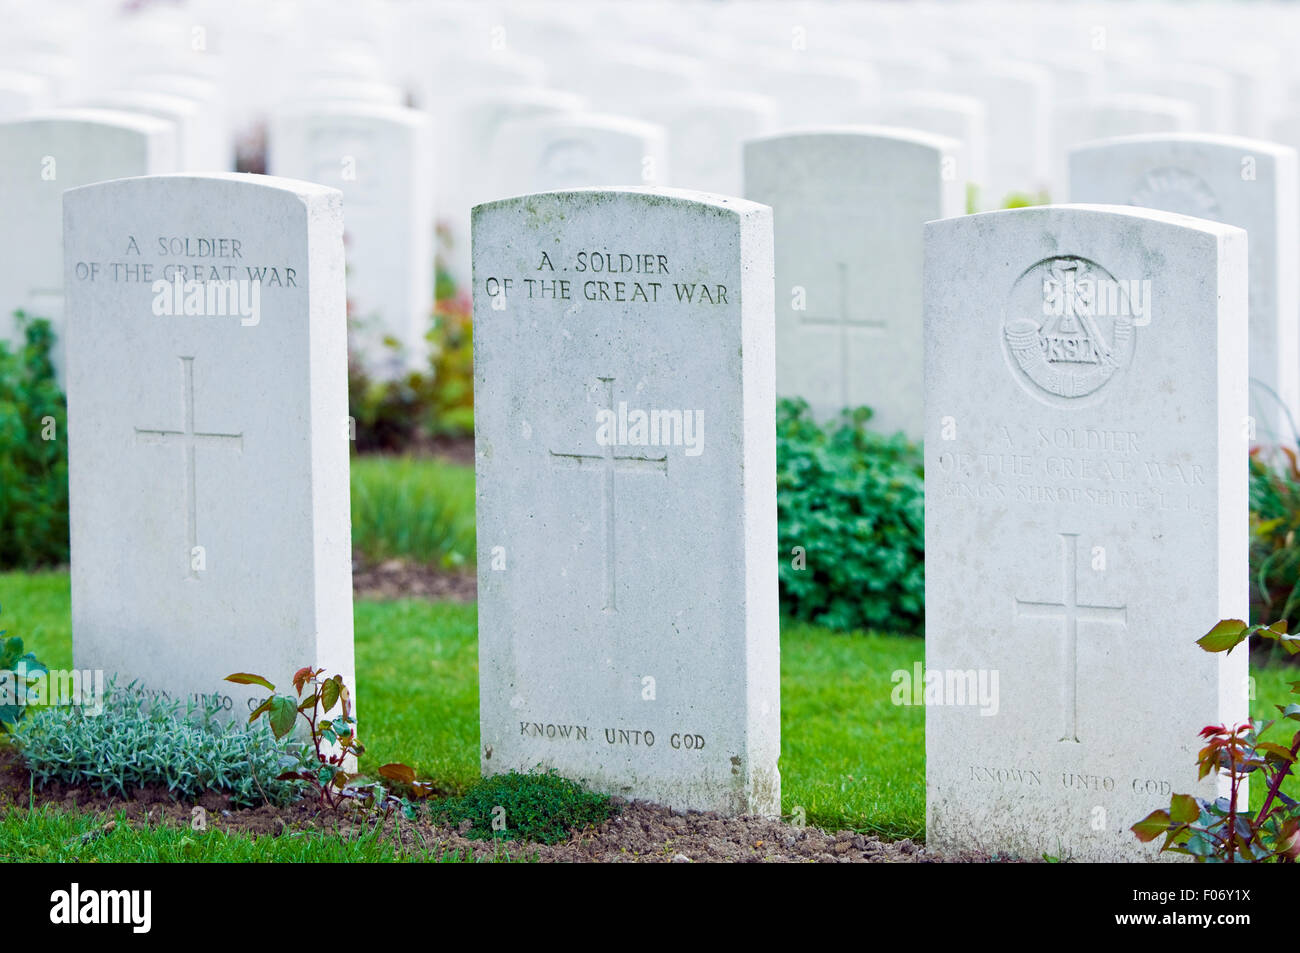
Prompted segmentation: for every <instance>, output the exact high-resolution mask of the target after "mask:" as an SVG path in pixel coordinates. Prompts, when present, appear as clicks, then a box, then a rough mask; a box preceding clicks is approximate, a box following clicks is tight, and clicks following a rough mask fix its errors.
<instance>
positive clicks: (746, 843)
mask: <svg viewBox="0 0 1300 953" xmlns="http://www.w3.org/2000/svg"><path fill="white" fill-rule="evenodd" d="M28 790H29V789H28V773H27V770H26V769H25V768H24V767H23V765H22V763H21V762H20V761H19V760H18V758H17V755H16V754H15V753H14V752H12V751H3V752H0V811H5V810H10V809H13V808H14V807H25V806H26V805H27V803H28ZM35 798H36V802H37V805H38V806H39V805H45V804H48V805H50V806H52V807H54V808H56V809H60V810H66V811H74V810H75V811H79V812H81V813H83V814H84V813H97V814H102V815H106V817H105V823H106V824H108V823H121V822H120V821H116V820H115V818H116V817H117V815H118V812H122V815H123V816H124V818H125V822H126V823H129V824H138V825H141V826H144V825H155V826H156V825H158V824H160V823H169V824H175V825H177V826H180V827H186V828H188V827H189V826H190V824H191V820H192V817H193V808H194V807H196V806H197V807H202V808H203V809H204V811H205V812H206V814H207V818H206V823H207V826H208V828H209V829H220V830H226V831H230V832H237V833H245V834H253V835H257V836H270V837H279V836H281V835H283V834H286V833H291V832H296V831H309V830H317V831H322V832H325V833H329V834H333V835H335V836H339V837H344V838H350V837H356V836H358V835H360V834H362V833H369V832H370V830H371V829H372V828H373V826H374V817H373V815H372V816H369V817H367V816H362V815H360V814H357V813H351V812H347V811H344V812H340V813H335V812H334V811H332V810H329V809H324V810H322V809H321V808H320V807H319V805H317V804H315V803H313V802H308V801H300V802H298V803H296V804H292V805H290V806H288V807H283V808H275V807H270V806H266V805H263V806H261V807H257V808H234V807H231V805H230V804H229V802H228V800H227V799H226V797H225V796H224V795H219V794H212V793H209V794H206V795H204V796H203V797H202V798H200V799H199V800H198V801H196V802H193V803H188V802H177V801H173V800H172V799H171V798H170V797H168V795H167V792H166V791H165V790H163V789H161V788H160V789H145V790H141V791H136V792H133V793H132V795H131V796H130V797H126V798H123V797H111V796H107V795H104V794H100V793H98V792H95V791H91V790H87V789H85V788H73V787H68V786H66V785H63V784H53V785H50V786H49V787H48V788H46V789H44V790H40V789H38V790H37V791H36V792H35ZM468 827H469V822H468V821H466V822H464V824H462V826H461V828H459V829H458V828H452V827H448V826H446V825H441V824H437V823H434V822H433V821H432V820H430V819H429V818H428V816H426V815H425V814H424V813H421V814H420V816H419V817H418V818H417V819H416V820H414V821H412V820H407V819H406V818H404V817H402V816H401V814H400V812H393V813H392V815H390V816H389V818H388V819H387V821H386V822H385V824H384V828H383V831H384V836H386V837H390V838H391V837H394V836H396V837H399V838H400V839H401V842H402V844H403V845H404V846H405V847H406V848H408V849H409V850H410V851H412V852H416V853H428V854H430V855H431V856H433V857H437V856H439V855H440V854H441V853H443V852H444V851H458V852H459V853H460V854H461V855H462V856H464V857H469V856H473V857H474V858H475V859H476V860H489V859H493V858H494V857H496V858H499V857H502V856H503V855H508V856H509V857H510V858H511V859H528V860H531V859H533V858H536V859H537V860H540V861H543V862H556V863H566V862H569V863H572V862H577V863H585V862H598V863H632V862H635V863H698V862H717V863H753V862H765V863H773V862H785V863H810V862H816V863H840V864H844V863H936V862H958V863H961V862H969V863H980V862H987V861H988V860H989V859H990V858H989V857H988V856H987V855H984V854H974V853H971V854H960V855H950V856H939V855H937V854H934V853H932V852H930V851H928V850H926V848H925V847H924V846H923V845H920V844H916V843H913V842H912V841H910V840H903V841H893V842H891V841H882V840H880V839H878V838H876V837H872V836H868V835H864V834H858V833H855V832H853V831H839V832H829V831H823V830H820V829H818V828H815V827H793V826H791V825H790V824H786V823H783V822H781V821H777V820H772V819H769V818H761V817H721V816H719V815H717V814H703V813H697V812H691V813H685V814H683V813H678V812H674V811H670V810H668V809H667V808H663V807H659V806H657V805H653V804H645V803H641V802H632V803H623V802H620V811H619V812H618V813H617V814H616V815H615V816H613V817H611V818H610V819H609V820H608V821H606V822H605V823H604V824H602V825H600V826H599V827H597V828H595V829H592V830H587V831H580V832H577V833H575V834H573V835H572V836H571V837H570V838H569V840H567V841H565V842H564V843H561V844H555V845H549V846H548V845H544V844H532V843H523V842H514V841H502V842H492V841H484V840H477V839H471V838H467V837H465V836H464V831H465V830H467V829H468Z"/></svg>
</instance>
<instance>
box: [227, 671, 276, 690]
mask: <svg viewBox="0 0 1300 953" xmlns="http://www.w3.org/2000/svg"><path fill="white" fill-rule="evenodd" d="M226 681H228V682H234V683H235V684H236V685H261V686H262V687H263V688H265V689H266V690H267V691H268V692H273V691H275V686H274V685H272V684H271V683H270V682H268V681H267V680H266V679H264V678H263V677H262V676H261V675H251V674H249V673H248V672H236V673H235V674H234V675H227V676H226Z"/></svg>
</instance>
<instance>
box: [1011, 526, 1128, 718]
mask: <svg viewBox="0 0 1300 953" xmlns="http://www.w3.org/2000/svg"><path fill="white" fill-rule="evenodd" d="M1060 536H1061V561H1062V567H1063V572H1064V574H1065V597H1064V599H1063V601H1061V602H1026V601H1024V600H1023V599H1017V600H1016V618H1017V619H1022V618H1030V619H1062V620H1064V622H1065V646H1064V654H1065V669H1066V675H1065V682H1064V686H1063V693H1064V695H1065V701H1064V708H1065V721H1066V733H1065V736H1064V737H1062V738H1061V740H1062V741H1074V742H1077V741H1078V740H1079V703H1078V680H1079V658H1078V646H1079V623H1080V622H1105V623H1109V624H1111V625H1116V624H1118V625H1121V626H1124V627H1126V628H1127V626H1128V622H1127V613H1128V607H1127V606H1090V605H1082V604H1080V602H1079V551H1078V540H1079V534H1078V533H1061V534H1060Z"/></svg>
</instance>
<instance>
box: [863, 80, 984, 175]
mask: <svg viewBox="0 0 1300 953" xmlns="http://www.w3.org/2000/svg"><path fill="white" fill-rule="evenodd" d="M870 116H871V121H872V123H873V124H875V125H881V126H898V127H901V128H903V129H916V130H919V131H920V132H929V133H934V134H935V135H939V136H946V137H947V138H949V139H956V140H957V141H958V142H960V143H961V149H962V155H963V156H964V157H965V160H966V163H965V164H966V177H967V182H968V183H969V184H971V185H974V186H975V187H976V190H977V191H976V199H977V201H978V196H979V194H980V191H979V190H982V189H983V188H984V187H985V186H986V185H987V182H988V117H989V111H988V107H986V106H985V105H984V103H983V102H981V101H980V100H978V99H976V98H975V97H974V96H962V95H960V94H958V93H944V92H935V91H933V90H911V91H908V92H902V93H895V94H889V95H885V96H882V97H881V98H880V99H879V100H878V101H877V102H876V103H875V104H874V105H873V106H872V107H871V110H870Z"/></svg>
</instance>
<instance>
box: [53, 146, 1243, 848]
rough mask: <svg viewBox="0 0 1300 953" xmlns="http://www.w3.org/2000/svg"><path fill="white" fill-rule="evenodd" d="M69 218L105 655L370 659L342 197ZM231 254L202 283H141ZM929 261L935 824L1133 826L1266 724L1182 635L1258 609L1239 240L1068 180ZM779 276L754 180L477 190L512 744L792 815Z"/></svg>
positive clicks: (1009, 829) (227, 180)
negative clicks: (1247, 585) (201, 258)
mask: <svg viewBox="0 0 1300 953" xmlns="http://www.w3.org/2000/svg"><path fill="white" fill-rule="evenodd" d="M778 145H781V146H788V145H789V144H788V143H782V144H778ZM844 145H846V144H844V143H835V142H832V143H822V144H821V148H822V150H823V154H824V155H825V156H826V157H827V161H829V162H834V161H837V160H839V159H841V158H842V155H840V154H838V153H837V151H836V150H837V149H838V148H840V147H842V146H844ZM922 145H924V144H918V148H921V147H922ZM829 168H833V166H832V167H828V171H829ZM783 200H784V199H783ZM64 215H65V227H64V243H65V250H66V255H65V269H66V270H65V281H66V286H67V288H68V301H67V309H68V341H69V350H68V380H69V418H70V425H69V427H70V441H71V443H70V448H69V449H70V460H71V465H72V469H71V476H70V482H71V491H72V513H71V515H72V533H73V556H72V558H73V613H74V618H73V624H74V639H75V651H76V665H77V667H79V668H92V669H93V668H100V669H106V670H108V671H112V672H118V673H129V674H130V676H131V677H134V678H137V679H139V680H140V681H142V683H143V684H145V685H146V686H147V687H149V688H150V689H151V690H154V691H158V692H161V693H165V694H168V695H176V696H192V695H201V694H206V693H209V692H211V691H213V690H214V689H217V688H219V687H221V685H220V681H219V680H220V678H221V676H222V674H224V673H225V672H228V671H237V670H245V669H250V668H251V669H253V670H255V671H260V672H262V673H264V674H267V675H269V676H270V677H271V678H272V680H274V681H277V682H279V681H286V680H287V678H288V676H289V674H290V673H291V672H292V671H293V670H295V669H296V668H297V667H299V666H300V665H302V664H318V665H324V666H326V667H329V668H330V669H331V670H339V671H342V672H343V673H344V674H345V675H347V676H349V677H350V674H351V673H352V671H353V666H352V659H351V638H350V628H351V605H350V598H351V597H350V586H349V585H348V575H349V572H350V562H349V532H348V492H347V432H346V427H345V426H344V422H345V420H346V409H347V407H346V377H345V362H346V354H345V333H346V324H345V313H346V309H345V305H344V301H343V294H344V290H343V289H344V279H343V270H344V258H343V224H342V215H341V197H340V195H339V193H338V192H337V191H335V190H331V189H325V188H322V187H318V186H314V185H309V184H306V183H298V182H290V181H285V180H278V179H260V178H249V177H245V176H211V177H191V176H183V175H181V176H162V177H148V178H138V179H131V180H126V181H115V182H107V183H100V184H96V185H92V186H88V187H85V188H79V189H74V190H72V191H70V192H69V193H68V194H67V195H66V197H65V199H64ZM205 242H206V243H207V245H206V246H202V247H206V248H207V250H208V254H207V256H206V257H208V258H209V259H210V262H209V267H211V268H214V269H216V270H218V271H219V272H220V275H219V280H216V279H214V280H211V281H209V282H207V284H206V289H207V291H208V297H206V298H205V299H204V300H203V301H202V302H201V305H202V307H200V308H199V309H198V311H197V313H195V312H194V311H189V310H187V309H185V308H184V307H183V306H182V305H181V302H179V301H178V300H176V299H175V298H174V297H172V296H170V295H162V296H160V295H158V294H157V293H156V292H155V291H154V289H153V286H152V280H153V279H154V278H155V276H157V275H160V274H163V273H164V272H166V271H167V270H168V268H169V267H172V268H179V267H182V266H185V265H187V264H188V263H189V262H190V261H191V260H192V258H193V257H194V255H195V252H196V250H197V249H198V248H199V247H201V243H205ZM908 254H909V255H910V254H912V253H910V252H909V253H908ZM923 254H924V289H923V293H924V312H925V372H924V382H925V390H926V404H925V406H926V410H925V415H924V418H923V425H924V431H925V437H926V456H927V460H926V463H927V466H926V473H927V497H928V505H927V540H926V550H927V553H928V554H929V559H928V560H927V567H926V569H927V605H928V609H929V611H928V613H927V616H928V618H929V620H930V621H929V626H928V629H927V641H926V651H927V666H928V669H929V672H930V674H931V676H933V675H934V673H939V681H938V682H937V683H936V684H937V686H938V689H937V694H936V696H935V697H933V698H932V697H931V690H932V686H931V683H930V681H929V679H927V682H926V689H925V700H926V702H927V718H928V720H927V756H928V765H929V768H928V776H927V777H928V782H927V783H928V790H929V811H930V815H929V831H930V835H929V836H930V838H931V839H932V842H933V843H935V844H936V845H940V846H977V847H980V848H983V849H995V850H999V851H1019V852H1024V853H1027V854H1031V855H1032V854H1036V853H1039V852H1042V851H1044V850H1052V851H1060V850H1062V849H1063V850H1065V851H1067V852H1068V853H1069V854H1070V855H1072V856H1076V857H1081V858H1083V857H1091V858H1105V859H1110V858H1118V857H1132V856H1142V855H1143V852H1142V850H1140V849H1139V848H1138V847H1137V845H1136V842H1135V841H1134V840H1133V839H1132V837H1131V835H1129V834H1128V832H1127V830H1126V828H1127V826H1128V824H1130V823H1132V821H1133V819H1134V818H1136V817H1138V816H1141V814H1142V813H1143V809H1145V808H1149V806H1150V805H1151V803H1152V801H1153V799H1155V798H1158V797H1161V796H1165V795H1167V794H1168V793H1170V791H1173V790H1177V791H1185V790H1196V791H1201V792H1206V791H1208V790H1209V789H1211V788H1212V787H1213V781H1212V780H1210V781H1202V782H1197V781H1196V779H1195V778H1194V777H1193V776H1192V775H1193V773H1194V765H1195V759H1194V756H1193V754H1194V752H1193V751H1192V748H1191V745H1192V741H1193V739H1194V737H1195V727H1194V726H1195V725H1200V724H1204V723H1209V722H1215V721H1221V720H1227V719H1232V720H1238V719H1239V718H1240V717H1242V715H1243V714H1244V697H1245V681H1244V671H1243V670H1242V668H1241V666H1242V664H1244V661H1243V658H1242V657H1237V658H1234V659H1223V658H1221V657H1219V656H1209V655H1206V654H1205V653H1202V652H1200V650H1199V649H1197V648H1196V647H1195V646H1194V645H1192V644H1191V642H1190V640H1189V639H1187V638H1185V637H1184V635H1185V633H1188V632H1196V631H1202V630H1204V629H1205V628H1207V627H1208V626H1209V625H1211V624H1212V623H1213V622H1214V621H1217V619H1219V618H1223V617H1231V616H1240V615H1242V613H1243V611H1244V593H1245V589H1244V579H1245V571H1246V558H1245V540H1246V504H1245V483H1244V480H1245V474H1244V469H1243V467H1242V466H1241V458H1242V456H1243V454H1244V450H1245V447H1246V446H1247V443H1248V437H1247V435H1246V434H1245V432H1244V431H1243V430H1242V421H1243V420H1245V419H1246V417H1247V350H1248V340H1249V337H1250V331H1249V327H1248V318H1247V301H1248V289H1247V278H1246V276H1247V261H1246V254H1247V251H1246V235H1245V232H1244V231H1243V230H1242V229H1240V228H1236V227H1233V226H1229V225H1218V224H1214V223H1211V222H1208V221H1206V220H1204V219H1193V218H1189V217H1185V216H1179V215H1173V214H1170V213H1165V212H1157V211H1147V210H1141V209H1136V208H1131V209H1122V208H1119V207H1113V206H1112V207H1093V206H1077V207H1074V206H1066V207H1047V208H1039V209H1026V210H1020V211H1012V212H1003V213H989V214H985V215H979V216H960V217H952V218H947V219H944V220H942V221H939V222H936V223H933V224H931V225H929V226H928V230H927V233H926V236H925V247H924V252H923ZM779 268H780V266H779V265H778V264H777V258H776V255H775V252H774V245H773V212H772V210H771V209H769V208H768V207H766V206H763V205H760V204H757V203H752V202H747V201H743V200H739V199H723V198H715V197H708V196H703V195H699V194H694V193H682V192H675V191H671V190H624V191H616V192H609V191H600V190H584V191H577V192H564V193H550V194H542V195H530V196H524V197H521V198H517V199H510V200H503V201H500V202H495V203H490V204H488V205H484V206H481V207H480V208H479V209H478V211H477V213H476V221H475V287H474V298H475V316H476V354H475V388H476V409H477V445H476V457H477V468H476V469H477V480H478V495H479V499H480V505H479V521H478V538H479V550H480V551H479V578H480V589H479V599H480V626H479V630H480V653H481V680H482V688H481V706H482V711H481V722H482V749H481V757H482V764H483V768H484V770H485V771H488V772H495V771H502V770H509V769H520V770H530V769H533V768H536V767H537V766H538V765H542V766H546V767H555V768H557V769H558V770H560V771H561V773H564V774H566V775H569V776H571V777H574V778H576V779H578V780H581V781H584V782H586V783H588V784H590V785H592V786H594V787H597V788H599V789H602V790H608V791H612V792H614V793H619V794H624V795H628V796H634V797H643V798H648V799H652V800H656V801H660V802H663V803H666V804H669V805H672V806H675V807H681V808H705V809H714V810H720V811H724V812H727V813H740V812H757V813H768V814H772V813H776V812H778V811H779V810H780V803H781V801H780V781H779V772H778V767H777V759H778V755H779V750H780V745H779V736H780V732H779V705H780V691H779V670H778V664H777V660H778V648H777V645H778V621H777V620H778V615H777V604H776V593H777V584H776V573H775V566H774V564H773V562H772V557H773V554H774V553H775V550H776V526H775V511H776V498H775V479H774V474H775V443H774V434H773V430H772V414H773V409H774V400H775V396H776V393H777V363H776V344H777V334H778V332H777V326H778V320H777V317H776V316H777V314H778V313H779V312H780V308H779V306H778V303H777V300H776V295H775V288H776V275H777V274H778V272H779ZM223 293H224V294H225V295H227V297H226V298H225V299H222V300H224V303H222V300H218V301H217V303H216V305H214V304H213V297H212V295H220V294H223ZM177 297H179V296H177ZM232 303H237V305H238V306H236V307H232V306H231V305H232ZM841 317H843V315H841ZM703 318H707V319H708V320H702V319H703ZM308 328H310V333H307V330H306V329H308ZM1139 338H1142V339H1144V340H1141V341H1139ZM124 369H125V370H126V371H127V372H126V373H123V371H124ZM521 408H523V416H520V414H521ZM706 418H707V419H706ZM701 528H704V530H705V531H704V532H701ZM105 566H112V572H105V569H104V567H105ZM304 566H309V567H311V568H310V570H308V571H304V570H303V568H302V567H304ZM268 626H270V627H271V628H268ZM1156 677H1159V678H1161V679H1162V682H1161V684H1162V688H1161V692H1160V696H1161V698H1162V699H1163V701H1164V703H1165V706H1164V707H1162V708H1161V709H1159V710H1158V711H1157V710H1153V709H1152V708H1151V707H1150V705H1151V702H1150V698H1151V694H1150V688H1149V685H1148V683H1149V681H1150V680H1151V679H1152V678H1156ZM990 682H991V683H992V686H993V695H992V698H991V699H990V698H988V697H986V695H985V692H984V689H985V688H986V687H987V686H988V685H989V684H990ZM227 689H228V686H227ZM953 690H955V691H956V692H957V694H958V695H960V696H961V697H960V698H958V697H956V696H954V695H952V694H945V692H946V691H947V692H952V691H953ZM968 691H969V692H970V693H971V694H969V695H967V694H966V692H968ZM250 697H251V695H249V694H247V693H241V692H239V691H230V690H227V691H226V692H225V693H224V694H223V695H222V696H221V699H220V705H221V706H222V707H223V708H226V709H229V710H231V711H232V712H234V711H242V710H244V708H246V707H247V706H248V703H249V699H250ZM973 700H978V702H979V704H975V703H974V702H973ZM990 701H991V704H992V707H991V708H990V707H989V703H990ZM981 706H983V707H981ZM1117 711H1118V712H1121V713H1122V717H1120V716H1117V714H1116V713H1117ZM1169 712H1174V713H1177V714H1178V717H1176V718H1171V717H1169ZM990 715H992V716H994V717H991V718H990V717H987V716H990Z"/></svg>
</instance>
